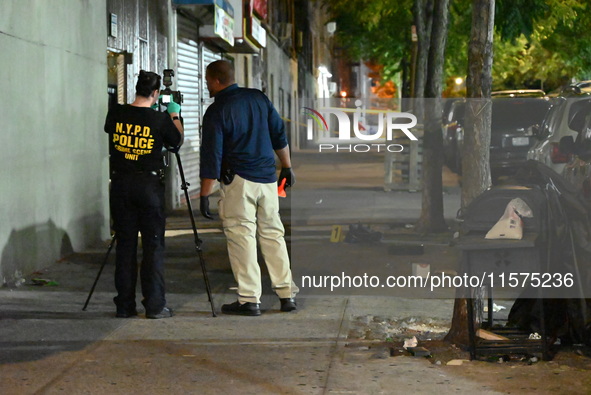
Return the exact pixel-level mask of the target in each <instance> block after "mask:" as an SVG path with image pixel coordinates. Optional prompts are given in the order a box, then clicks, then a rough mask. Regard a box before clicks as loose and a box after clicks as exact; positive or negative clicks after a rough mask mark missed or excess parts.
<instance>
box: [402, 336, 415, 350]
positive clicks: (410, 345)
mask: <svg viewBox="0 0 591 395" xmlns="http://www.w3.org/2000/svg"><path fill="white" fill-rule="evenodd" d="M418 344H419V341H418V340H417V337H416V336H413V337H411V338H410V339H406V340H405V341H404V345H403V346H402V347H403V348H404V349H405V350H408V349H409V348H414V347H416V346H417V345H418Z"/></svg>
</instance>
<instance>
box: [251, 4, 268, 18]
mask: <svg viewBox="0 0 591 395" xmlns="http://www.w3.org/2000/svg"><path fill="white" fill-rule="evenodd" d="M252 10H253V11H254V12H255V13H256V14H257V15H258V16H259V17H260V18H261V19H262V20H265V19H267V0H252Z"/></svg>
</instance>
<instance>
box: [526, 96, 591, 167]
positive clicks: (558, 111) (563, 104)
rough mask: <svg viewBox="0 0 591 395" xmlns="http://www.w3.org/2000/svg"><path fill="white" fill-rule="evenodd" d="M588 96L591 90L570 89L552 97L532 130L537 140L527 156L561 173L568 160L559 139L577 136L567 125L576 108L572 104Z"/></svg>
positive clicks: (587, 98)
mask: <svg viewBox="0 0 591 395" xmlns="http://www.w3.org/2000/svg"><path fill="white" fill-rule="evenodd" d="M589 98H591V92H582V91H581V90H570V91H567V92H564V93H563V94H562V96H560V97H557V98H554V99H552V101H551V103H552V107H551V108H550V110H549V111H548V114H547V115H546V118H545V119H544V122H542V124H541V126H540V127H539V128H534V130H533V134H534V135H535V136H536V137H537V142H536V143H535V144H534V145H533V146H532V147H531V148H530V149H529V152H528V153H527V158H528V159H533V160H537V161H539V162H542V163H544V164H545V165H546V166H548V167H550V168H552V169H553V170H554V171H555V172H557V173H559V174H560V173H562V170H563V169H564V166H565V164H566V163H567V162H568V161H569V156H568V155H565V154H564V153H563V152H562V151H560V147H559V146H560V139H561V138H562V137H565V136H573V137H576V136H577V133H578V132H577V131H576V130H573V129H571V128H570V127H569V124H570V121H571V120H572V119H573V117H574V115H575V114H576V111H577V108H578V107H577V106H576V105H575V106H573V105H574V104H575V103H578V102H580V101H585V100H589Z"/></svg>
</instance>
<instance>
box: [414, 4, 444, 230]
mask: <svg viewBox="0 0 591 395" xmlns="http://www.w3.org/2000/svg"><path fill="white" fill-rule="evenodd" d="M433 10H434V17H433V20H432V21H433V25H432V28H431V42H430V45H429V58H428V60H429V62H428V68H427V82H426V86H425V95H424V96H425V98H426V99H425V124H424V134H423V163H422V177H421V191H422V198H423V201H422V211H421V218H420V219H419V222H418V224H417V231H419V232H421V233H431V232H442V231H445V230H447V225H446V223H445V219H444V217H443V180H442V178H441V171H442V167H443V138H442V133H441V113H442V103H441V92H442V82H443V66H444V61H445V44H446V41H447V31H448V29H447V27H448V16H449V0H434V8H433Z"/></svg>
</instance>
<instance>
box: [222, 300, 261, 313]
mask: <svg viewBox="0 0 591 395" xmlns="http://www.w3.org/2000/svg"><path fill="white" fill-rule="evenodd" d="M222 313H224V314H234V315H248V316H257V315H261V304H260V303H251V302H246V303H242V304H240V302H239V301H235V302H234V303H229V304H225V305H222Z"/></svg>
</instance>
